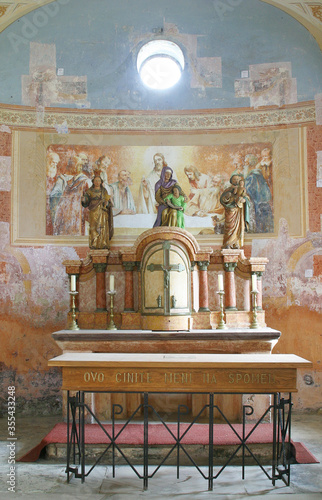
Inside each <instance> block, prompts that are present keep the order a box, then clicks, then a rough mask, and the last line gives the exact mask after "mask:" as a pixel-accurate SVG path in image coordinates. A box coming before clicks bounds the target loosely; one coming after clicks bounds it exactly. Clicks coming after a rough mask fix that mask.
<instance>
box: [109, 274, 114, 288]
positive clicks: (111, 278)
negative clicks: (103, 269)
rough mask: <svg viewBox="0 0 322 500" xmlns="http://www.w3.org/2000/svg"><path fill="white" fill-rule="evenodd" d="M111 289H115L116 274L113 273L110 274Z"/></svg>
mask: <svg viewBox="0 0 322 500" xmlns="http://www.w3.org/2000/svg"><path fill="white" fill-rule="evenodd" d="M110 291H111V292H113V291H114V275H113V274H111V276H110Z"/></svg>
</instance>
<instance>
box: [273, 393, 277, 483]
mask: <svg viewBox="0 0 322 500" xmlns="http://www.w3.org/2000/svg"><path fill="white" fill-rule="evenodd" d="M273 397H274V403H273V463H272V484H273V486H275V478H276V466H277V449H276V426H277V419H276V416H277V400H278V396H277V394H276V393H274V395H273ZM277 432H278V435H279V431H278V429H277Z"/></svg>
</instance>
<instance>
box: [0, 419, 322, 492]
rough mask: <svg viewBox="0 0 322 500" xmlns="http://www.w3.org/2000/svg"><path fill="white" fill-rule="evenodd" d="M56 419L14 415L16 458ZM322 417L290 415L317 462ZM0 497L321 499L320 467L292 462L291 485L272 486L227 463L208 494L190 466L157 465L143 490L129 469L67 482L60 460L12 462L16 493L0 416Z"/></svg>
mask: <svg viewBox="0 0 322 500" xmlns="http://www.w3.org/2000/svg"><path fill="white" fill-rule="evenodd" d="M58 421H60V418H58V417H42V418H40V417H39V418H18V419H17V434H16V435H17V441H16V446H15V454H16V457H17V458H18V457H20V456H22V455H23V454H24V453H25V452H27V451H28V450H30V448H32V447H33V446H35V445H36V444H38V443H39V441H40V440H41V439H42V437H43V436H45V435H46V434H47V433H48V432H49V430H51V428H52V427H53V425H54V424H55V423H56V422H58ZM321 424H322V415H321V414H310V415H309V414H304V415H303V414H302V415H296V414H293V418H292V439H293V440H294V441H301V442H302V443H303V444H304V445H305V446H306V447H307V448H308V449H309V450H310V451H311V452H312V453H313V454H314V455H315V456H316V458H318V459H319V460H321V461H322V425H321ZM0 436H1V441H0V500H4V499H7V498H11V499H35V500H38V499H45V498H49V499H52V500H55V499H59V500H71V499H73V498H75V499H82V500H87V499H88V500H96V499H97V500H103V499H107V498H112V499H115V500H126V499H131V500H136V499H138V498H145V499H149V500H150V499H164V498H169V499H172V498H178V499H179V498H180V499H207V498H209V499H210V498H212V499H213V498H219V499H221V500H222V499H225V500H226V499H242V498H248V497H255V498H264V497H265V498H266V497H269V498H273V497H275V498H278V499H280V500H282V499H283V498H284V497H286V495H287V497H286V498H290V496H289V495H291V498H292V500H306V499H308V500H317V499H322V465H321V464H309V465H292V471H291V486H290V487H287V486H285V485H284V483H283V482H282V481H278V482H277V484H276V486H275V487H274V486H272V484H271V482H270V481H269V480H268V479H267V478H266V476H265V474H264V473H263V472H262V471H261V470H260V469H259V468H258V467H255V466H254V467H253V466H252V467H248V468H247V469H246V478H245V480H242V479H241V469H240V467H227V468H226V469H225V471H224V472H223V473H222V475H220V476H219V478H218V479H217V480H215V484H214V490H213V492H209V491H208V489H207V487H208V485H207V481H206V480H205V479H203V478H202V477H201V476H200V474H199V473H198V471H196V470H195V469H193V468H191V467H185V468H182V471H181V474H180V479H177V478H176V469H175V468H174V467H163V468H161V469H160V470H159V471H158V472H157V474H156V475H155V477H153V478H152V479H150V481H149V489H148V490H147V491H143V486H142V481H141V480H140V479H138V478H137V477H136V476H135V474H134V473H133V471H132V470H131V469H130V468H129V467H118V468H117V471H116V477H115V478H112V477H111V468H110V467H106V466H103V465H102V466H97V467H96V468H95V469H94V470H93V472H92V473H91V474H90V475H89V476H88V478H86V481H85V483H83V484H82V483H81V481H80V480H79V479H72V481H71V482H70V483H69V484H67V482H66V474H65V466H64V463H61V464H57V463H46V462H45V461H44V460H41V461H38V462H36V463H16V470H15V493H12V492H9V491H8V486H9V484H8V483H7V480H8V478H9V476H7V474H8V473H9V467H10V464H9V463H8V460H9V458H10V447H8V443H9V441H8V440H7V436H8V432H7V420H5V419H3V420H0Z"/></svg>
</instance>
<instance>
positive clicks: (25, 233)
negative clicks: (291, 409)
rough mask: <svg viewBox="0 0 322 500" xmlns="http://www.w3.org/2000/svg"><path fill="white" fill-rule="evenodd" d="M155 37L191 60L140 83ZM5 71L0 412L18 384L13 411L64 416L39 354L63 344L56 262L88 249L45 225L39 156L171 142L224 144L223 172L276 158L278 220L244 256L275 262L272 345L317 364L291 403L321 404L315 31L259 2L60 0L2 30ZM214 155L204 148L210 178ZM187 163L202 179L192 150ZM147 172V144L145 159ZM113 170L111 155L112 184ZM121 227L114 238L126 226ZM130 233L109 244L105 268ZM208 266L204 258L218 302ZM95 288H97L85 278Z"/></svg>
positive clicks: (269, 297) (321, 79)
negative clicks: (166, 85) (140, 65)
mask: <svg viewBox="0 0 322 500" xmlns="http://www.w3.org/2000/svg"><path fill="white" fill-rule="evenodd" d="M161 30H163V32H162V33H161ZM158 36H165V37H167V38H169V39H171V40H173V41H175V42H176V43H178V44H179V45H180V47H181V48H182V50H183V52H184V54H185V56H186V61H187V67H186V71H185V73H184V75H183V79H182V82H181V83H180V84H179V85H178V87H177V88H174V89H173V90H171V91H170V90H169V91H166V92H165V93H162V94H161V93H157V92H156V91H148V90H147V89H146V88H145V87H144V86H143V85H142V84H141V83H140V81H139V77H138V74H137V72H136V68H135V57H136V54H137V52H138V50H139V48H140V47H141V46H142V44H143V43H144V42H145V41H148V40H151V39H153V38H155V37H158ZM0 68H1V75H0V103H1V104H0V343H1V349H0V361H1V383H2V389H1V393H0V399H1V409H2V411H3V413H4V414H5V412H6V396H5V395H6V391H7V387H8V386H12V385H15V386H16V388H17V390H16V401H17V412H18V413H22V414H25V415H27V414H35V413H39V414H50V413H54V412H60V411H61V395H60V390H59V387H60V382H61V379H60V373H59V371H58V370H56V369H51V370H49V369H48V367H47V361H48V359H50V358H52V357H54V356H55V355H58V354H60V351H59V349H58V347H57V346H56V344H55V343H54V342H53V340H52V338H51V334H52V332H54V331H57V330H60V329H64V328H66V326H67V314H68V311H69V294H68V280H67V278H66V274H65V268H64V266H63V264H62V263H63V262H64V261H68V260H79V259H81V258H85V257H86V255H87V251H88V246H87V243H86V238H85V236H84V235H82V236H76V237H72V238H65V237H60V236H59V235H58V236H57V237H56V236H55V235H52V234H48V235H47V234H43V229H42V228H43V227H44V226H46V158H47V156H48V153H50V152H51V151H58V150H59V152H60V154H61V156H60V160H61V161H62V158H63V155H62V153H63V154H64V155H65V156H67V154H69V152H71V154H74V153H75V151H76V152H81V151H83V150H84V149H86V151H87V152H88V154H89V157H90V166H91V168H92V167H93V165H94V164H95V160H96V158H97V157H96V156H95V154H96V152H97V151H100V150H101V149H102V150H104V148H105V149H106V150H107V151H108V150H110V151H116V150H117V148H119V147H124V148H126V147H130V146H131V147H149V148H151V151H152V152H157V151H161V152H162V151H166V152H167V151H170V150H171V148H173V147H179V146H180V147H183V148H188V147H190V146H191V145H192V146H194V147H196V148H197V147H198V148H206V149H207V148H208V150H209V151H210V152H211V151H212V150H211V148H217V150H218V151H219V150H220V151H222V152H223V153H222V158H223V160H222V162H223V164H224V169H225V172H226V173H228V172H230V173H231V172H232V171H233V170H234V169H235V168H237V167H238V161H239V160H238V159H240V158H242V160H243V161H244V157H245V154H246V152H247V147H250V148H253V150H254V151H255V152H256V154H257V155H258V159H260V152H261V148H263V147H264V145H266V144H269V145H270V147H271V148H272V151H273V160H274V163H273V165H274V167H273V180H274V187H276V189H275V191H274V196H275V198H274V216H275V219H274V230H273V232H271V233H270V234H265V233H260V234H256V233H253V234H251V235H249V236H247V239H246V246H245V253H246V255H247V256H250V255H253V256H255V257H257V256H262V257H268V259H269V264H268V266H267V272H266V273H265V275H264V277H263V306H264V308H265V310H266V322H267V325H268V326H269V327H272V328H275V329H277V330H280V331H281V332H282V337H281V339H280V341H279V342H278V344H277V346H276V347H275V350H274V352H280V353H294V354H297V355H300V356H302V357H304V358H306V359H309V360H311V361H313V363H314V364H313V367H312V370H305V371H301V373H300V375H299V380H298V383H299V393H298V394H297V395H295V396H294V405H295V408H296V409H297V410H299V411H304V410H312V411H316V410H318V409H319V408H320V407H321V395H320V387H321V344H320V329H321V328H320V325H321V312H322V310H321V293H322V284H321V274H322V242H321V238H322V236H321V206H322V55H321V51H320V49H319V47H318V45H317V43H316V41H315V40H314V38H313V37H312V36H311V35H310V33H309V32H308V31H307V30H306V29H305V28H304V27H303V26H302V25H301V24H300V23H298V22H297V21H296V20H295V19H294V18H292V17H291V16H289V15H287V14H285V12H282V11H281V10H279V9H277V8H275V7H272V6H270V5H268V4H266V3H263V2H261V1H260V0H243V1H241V0H227V1H225V2H220V1H217V0H211V1H210V0H198V2H196V1H195V0H176V1H173V0H149V1H148V2H146V1H143V0H127V1H126V0H119V1H118V2H115V1H114V0H105V1H104V2H103V1H101V0H92V1H91V2H88V1H86V0H58V1H56V2H51V3H48V4H47V5H45V6H42V7H39V8H38V9H36V10H34V11H32V12H30V13H29V14H28V15H26V16H24V17H22V18H20V19H18V20H17V21H15V22H14V23H13V24H12V25H10V26H9V27H8V28H6V29H5V30H4V31H3V32H2V33H1V34H0ZM61 70H63V74H61ZM242 71H246V72H248V73H243V74H241V72H242ZM242 76H243V78H242ZM82 148H83V149H82ZM113 148H114V149H113ZM167 148H168V149H167ZM220 148H221V149H220ZM225 148H226V149H225ZM220 151H219V152H220ZM226 151H227V156H226V157H225V154H224V153H225V152H226ZM61 152H62V153H61ZM113 154H114V153H113ZM112 158H113V157H112ZM127 158H129V163H128V165H127V168H128V169H129V170H131V172H132V176H133V177H135V168H134V167H133V163H131V157H130V156H129V155H128V156H127ZM72 159H73V158H72ZM216 161H217V160H216V158H215V156H214V161H213V169H214V171H215V172H217V170H218V169H219V167H218V168H217V164H216ZM196 165H197V167H199V168H200V169H201V171H202V172H203V173H207V172H206V170H204V169H203V167H201V166H200V165H202V162H201V160H200V162H199V161H198V158H197V163H196ZM172 166H173V167H174V168H177V165H176V164H175V163H174V164H172ZM152 167H153V165H152V154H151V155H150V163H149V164H147V166H146V168H147V169H149V170H151V168H152ZM59 168H61V167H60V166H59V165H58V169H59ZM211 168H212V166H211ZM113 169H114V170H113ZM118 169H119V164H118V163H117V161H116V160H115V162H114V164H112V165H111V172H112V173H110V174H109V175H111V176H114V177H113V178H112V177H111V180H112V181H113V182H114V181H116V180H117V173H118ZM180 174H182V177H183V176H184V174H183V173H182V170H180ZM185 181H186V182H188V181H187V180H186V179H185ZM187 186H188V187H189V184H187ZM134 187H136V185H135V184H134V186H133V191H134ZM44 207H45V208H44ZM124 226H125V227H124V233H128V234H130V233H131V231H133V227H131V226H130V224H129V227H126V224H124ZM117 229H118V228H117ZM207 229H208V230H209V228H207ZM125 236H126V234H125ZM198 238H199V242H200V244H201V245H202V244H204V245H207V246H211V247H212V248H213V250H214V251H219V250H220V248H221V235H220V234H215V233H214V230H213V228H210V232H208V234H204V235H200V237H199V236H198ZM124 241H125V237H124V238H123V240H121V239H120V237H119V239H118V240H115V242H113V241H112V248H111V252H112V254H113V259H114V261H113V262H115V263H117V262H118V260H117V259H118V257H117V255H118V249H119V247H120V246H121V244H122V242H124ZM108 272H114V273H115V275H116V289H117V295H116V309H115V313H116V318H117V317H118V316H117V315H120V314H121V312H122V310H123V308H124V300H123V299H124V281H125V280H124V270H121V269H120V268H119V267H117V265H116V264H115V267H114V268H113V267H112V269H111V270H109V271H108ZM215 276H216V271H215V269H214V268H211V267H210V268H209V287H210V288H209V300H210V304H211V306H212V307H215V305H216V304H215V296H216V288H215V286H216V280H215ZM91 286H92V291H93V293H94V277H92V282H91ZM91 306H92V304H88V307H91Z"/></svg>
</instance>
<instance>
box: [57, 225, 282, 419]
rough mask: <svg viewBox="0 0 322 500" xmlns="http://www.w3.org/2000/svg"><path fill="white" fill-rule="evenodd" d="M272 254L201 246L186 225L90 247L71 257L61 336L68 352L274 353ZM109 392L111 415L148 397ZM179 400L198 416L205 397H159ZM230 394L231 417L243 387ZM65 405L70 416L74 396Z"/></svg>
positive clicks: (99, 404) (236, 415) (102, 405)
mask: <svg viewBox="0 0 322 500" xmlns="http://www.w3.org/2000/svg"><path fill="white" fill-rule="evenodd" d="M267 262H268V260H267V259H266V258H258V257H250V258H246V257H245V255H244V251H243V250H242V249H221V250H214V249H213V248H210V247H209V248H208V247H203V248H201V247H200V245H199V243H198V242H197V240H196V239H195V237H194V236H193V235H192V234H191V233H189V232H188V231H186V230H185V229H180V228H177V227H175V228H174V227H158V228H153V229H149V230H147V231H145V232H144V233H142V234H141V235H140V236H139V237H138V238H137V240H136V241H135V243H134V245H133V246H132V247H122V248H120V249H118V250H117V251H111V250H108V249H102V250H89V252H88V255H87V257H86V258H85V259H84V260H80V261H64V263H63V265H64V266H65V268H66V272H67V275H68V277H69V281H70V284H71V292H70V293H71V309H70V312H69V315H68V323H69V328H68V329H66V330H62V331H58V332H54V333H53V338H54V339H55V341H56V342H57V344H58V345H59V347H60V348H61V349H62V351H63V352H81V351H83V352H93V353H104V352H105V353H118V352H123V353H181V354H185V353H200V354H207V353H208V354H209V353H214V354H219V353H232V354H245V353H252V354H254V353H271V352H272V349H273V347H274V345H275V344H276V343H277V342H278V339H279V337H280V332H279V331H277V330H273V329H271V328H268V327H267V326H266V322H265V311H264V310H263V308H262V276H263V274H264V272H265V267H266V264H267ZM109 398H110V399H109V400H108V399H106V398H105V399H104V400H103V399H102V398H101V397H100V395H95V398H94V399H95V401H93V402H92V404H93V405H94V406H95V408H96V411H97V412H98V414H99V416H100V417H101V418H103V419H109V418H111V408H112V405H113V403H117V402H121V403H122V406H124V407H125V414H126V415H129V414H130V413H131V411H132V408H133V407H134V406H135V405H137V404H138V402H139V400H138V398H139V396H137V395H135V394H133V395H131V394H128V395H126V396H122V397H119V396H117V395H111V396H109ZM217 399H218V400H220V399H222V398H221V396H217ZM257 399H259V398H257ZM262 399H263V406H265V404H266V402H267V401H266V400H267V397H266V396H262ZM178 402H179V403H181V404H184V405H187V406H188V407H189V408H190V411H191V413H192V415H196V414H198V411H199V409H200V407H201V406H202V405H203V404H204V397H203V396H202V395H194V396H193V397H188V396H185V395H183V396H182V395H181V396H180V398H179V399H178V397H175V396H171V395H168V396H166V397H164V399H163V400H162V398H161V402H160V403H159V404H160V405H161V406H162V407H163V408H164V410H165V411H166V412H167V413H172V412H174V411H175V409H176V407H177V404H178ZM222 403H223V404H225V411H226V412H227V415H228V417H229V418H231V419H233V420H235V421H238V420H239V419H240V418H241V411H242V396H241V395H235V396H231V397H230V398H227V397H226V398H225V399H224V402H223V401H222ZM64 408H65V413H64V414H65V417H66V402H65V403H64ZM258 411H259V412H260V411H261V407H259V409H258Z"/></svg>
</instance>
